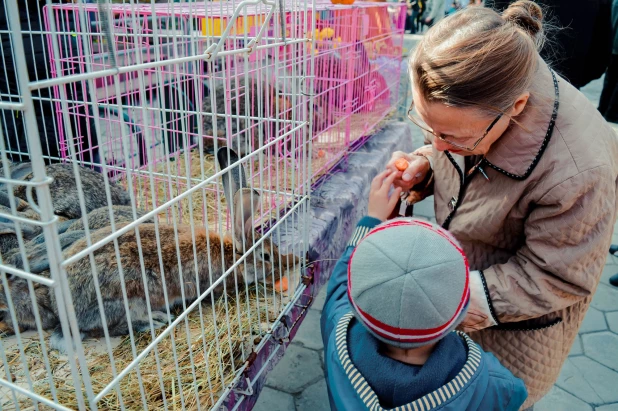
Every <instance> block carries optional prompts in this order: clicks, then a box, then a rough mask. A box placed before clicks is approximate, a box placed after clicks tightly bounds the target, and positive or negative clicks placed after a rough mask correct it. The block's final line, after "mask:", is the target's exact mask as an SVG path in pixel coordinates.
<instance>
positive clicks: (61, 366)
mask: <svg viewBox="0 0 618 411" xmlns="http://www.w3.org/2000/svg"><path fill="white" fill-rule="evenodd" d="M232 294H235V293H232ZM239 294H240V295H239V296H238V297H232V296H227V297H225V296H223V297H220V298H219V299H218V300H217V301H215V302H214V303H213V302H211V301H207V302H204V303H203V304H202V306H201V311H202V315H201V316H200V312H199V309H198V308H196V309H195V310H194V312H192V313H190V314H189V316H188V319H187V323H188V325H187V324H186V323H185V322H181V323H180V324H179V325H178V326H177V327H175V329H174V330H173V332H172V333H171V334H170V335H168V336H167V337H166V338H164V339H163V340H162V341H161V342H160V343H159V344H158V345H157V348H156V350H153V351H151V352H150V353H149V354H148V355H147V356H146V357H145V358H144V359H143V360H142V361H141V362H140V365H139V373H140V377H141V380H142V385H143V395H144V398H145V400H146V402H147V404H148V408H149V409H163V407H164V405H163V404H164V397H165V401H166V402H167V406H168V409H182V403H184V408H185V409H187V410H194V409H197V403H198V402H199V404H200V407H201V408H202V409H209V408H210V407H212V406H213V405H214V403H215V402H216V401H217V400H218V399H219V397H220V395H221V393H222V392H223V390H224V389H225V388H226V386H228V385H229V384H230V382H231V381H232V380H233V378H234V376H235V374H234V371H235V370H238V369H239V367H240V366H242V364H243V359H244V358H246V356H247V355H248V354H249V353H250V352H251V347H252V344H253V342H254V339H255V338H256V337H259V336H260V335H263V334H264V333H265V332H266V331H267V329H268V326H269V323H272V322H273V321H274V320H275V319H276V314H277V313H278V312H279V311H280V309H281V307H282V306H283V305H284V304H285V303H286V302H287V301H289V295H290V294H289V293H286V295H281V294H276V293H275V292H273V291H272V290H268V291H265V290H264V289H262V290H261V291H260V292H258V291H256V290H255V289H251V290H248V291H247V292H246V293H245V292H244V291H240V292H239ZM176 314H178V313H176ZM267 317H268V318H267ZM200 319H201V320H200ZM228 319H229V321H228ZM202 327H203V328H202ZM187 328H188V330H189V331H188V332H187ZM202 329H203V330H204V331H203V333H202ZM162 331H163V330H155V334H156V335H157V336H158V335H159V334H160V333H161V332H162ZM29 334H30V335H31V336H29V337H26V338H24V339H23V341H24V350H25V354H26V361H27V366H28V369H30V376H31V379H32V382H33V388H34V391H35V392H36V393H38V394H40V395H43V396H45V397H47V398H50V399H52V398H53V396H52V390H51V385H50V383H51V382H53V385H54V386H55V391H56V395H57V399H58V403H60V404H62V405H64V406H66V407H69V408H72V409H77V407H78V403H77V397H76V395H75V388H74V382H73V379H72V376H71V370H70V367H69V363H68V362H67V360H66V357H65V356H61V355H59V354H58V353H57V352H56V351H49V352H48V354H47V355H48V358H49V362H50V367H51V370H52V374H53V381H50V380H49V378H48V374H47V372H46V368H45V363H44V361H43V353H42V347H41V344H40V343H39V339H38V334H35V335H32V332H30V333H29ZM172 337H173V338H172ZM11 340H14V337H11V338H6V337H3V344H4V347H5V355H6V358H7V363H8V372H9V373H10V375H11V378H12V379H13V381H14V382H16V383H18V384H19V385H21V386H23V387H24V388H27V387H28V385H27V380H26V376H25V373H24V372H23V370H24V368H23V365H22V359H21V357H20V355H19V349H18V346H17V345H16V344H15V343H14V341H13V344H12V345H11ZM151 342H152V338H151V335H150V332H145V333H140V334H136V335H135V346H136V352H137V353H140V352H142V351H143V349H144V348H146V347H147V346H148V344H150V343H151ZM45 344H46V348H47V349H49V345H48V344H49V339H48V338H46V342H45ZM112 344H113V345H114V348H113V358H114V364H115V367H116V371H117V372H120V371H122V370H123V369H124V368H125V367H126V366H127V365H128V364H129V363H130V362H131V361H132V360H133V358H134V357H133V354H132V347H131V340H130V338H129V337H128V336H127V337H122V338H113V339H112ZM174 346H175V349H176V350H175V353H174V349H173V348H174ZM84 349H85V351H86V357H87V359H88V360H87V362H88V370H89V373H90V376H91V378H92V388H93V391H94V393H95V395H96V394H98V393H99V392H100V391H101V390H102V389H103V388H105V386H106V385H107V384H108V383H109V382H110V381H111V380H112V378H113V371H112V366H111V364H112V363H111V361H110V357H109V355H108V354H107V349H106V348H105V343H104V341H96V340H85V341H84ZM155 351H156V354H157V356H158V363H159V365H160V369H161V373H160V375H161V376H162V377H163V378H162V379H160V378H159V372H158V367H157V358H156V356H155ZM176 364H177V365H178V366H177V367H176ZM192 364H193V366H192ZM6 371H7V370H6V365H5V364H0V373H2V375H3V377H4V376H5V375H6ZM80 372H81V371H80ZM179 381H180V382H179ZM79 386H80V389H81V390H82V392H83V393H84V396H85V395H86V393H85V390H84V387H83V383H82V382H81V381H80V382H79ZM180 387H182V389H181V388H180ZM118 389H119V391H120V393H121V397H119V396H118V391H117V390H112V391H111V392H110V393H109V394H108V395H107V396H105V397H104V398H103V399H102V400H101V401H100V402H99V404H98V406H99V409H104V410H119V409H121V400H122V403H123V405H124V407H125V408H126V409H129V410H141V409H143V408H144V406H143V403H142V394H141V392H140V385H139V379H138V373H137V369H134V371H132V372H131V373H130V374H129V375H128V376H126V377H125V378H123V379H122V380H121V382H120V384H119V385H118ZM181 392H182V394H181ZM181 397H182V398H181ZM18 401H19V403H20V407H21V409H33V408H32V407H33V403H32V401H31V400H30V399H27V398H25V397H18ZM0 406H1V407H2V409H6V410H11V409H15V408H16V407H15V404H14V400H13V398H12V396H11V395H10V394H9V392H8V391H6V390H5V391H4V392H3V391H2V389H0ZM39 409H41V410H47V409H50V408H49V407H47V406H44V405H40V404H39Z"/></svg>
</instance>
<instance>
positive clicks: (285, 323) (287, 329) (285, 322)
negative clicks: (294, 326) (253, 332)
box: [278, 316, 290, 345]
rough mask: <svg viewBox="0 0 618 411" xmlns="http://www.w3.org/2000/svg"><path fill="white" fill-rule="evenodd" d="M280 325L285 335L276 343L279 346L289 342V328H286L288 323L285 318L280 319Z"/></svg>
mask: <svg viewBox="0 0 618 411" xmlns="http://www.w3.org/2000/svg"><path fill="white" fill-rule="evenodd" d="M281 324H283V328H284V331H285V334H284V335H283V337H280V338H279V339H278V341H279V344H280V345H283V343H287V342H290V327H289V326H288V322H287V320H286V317H285V316H283V317H281Z"/></svg>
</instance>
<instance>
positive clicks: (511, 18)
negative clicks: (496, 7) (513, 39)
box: [502, 0, 543, 40]
mask: <svg viewBox="0 0 618 411" xmlns="http://www.w3.org/2000/svg"><path fill="white" fill-rule="evenodd" d="M502 18H503V19H504V20H505V21H508V22H510V23H513V24H515V25H516V26H517V27H519V28H521V29H522V30H524V31H525V32H526V33H528V34H529V35H530V37H532V38H533V39H535V40H537V37H541V36H539V34H540V33H541V32H542V31H543V10H542V9H541V7H540V6H539V5H538V4H536V3H535V2H533V1H528V0H519V1H516V2H514V3H512V4H511V5H510V6H509V7H508V8H507V9H506V10H504V12H502Z"/></svg>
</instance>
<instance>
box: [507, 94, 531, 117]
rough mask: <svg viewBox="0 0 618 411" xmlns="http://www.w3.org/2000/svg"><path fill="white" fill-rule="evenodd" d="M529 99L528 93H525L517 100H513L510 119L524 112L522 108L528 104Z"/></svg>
mask: <svg viewBox="0 0 618 411" xmlns="http://www.w3.org/2000/svg"><path fill="white" fill-rule="evenodd" d="M529 98H530V92H529V91H526V92H525V93H523V94H521V95H520V96H519V97H518V98H517V100H515V104H513V108H512V109H511V113H510V114H511V117H516V116H518V115H520V114H521V112H522V111H524V108H526V104H528V99H529Z"/></svg>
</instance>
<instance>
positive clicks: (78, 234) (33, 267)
mask: <svg viewBox="0 0 618 411" xmlns="http://www.w3.org/2000/svg"><path fill="white" fill-rule="evenodd" d="M84 236H85V232H84V231H77V230H76V231H71V232H68V233H63V234H60V235H59V241H60V246H61V248H62V250H65V249H66V248H68V247H69V246H70V245H71V244H73V243H74V242H75V241H77V240H80V239H82V238H84ZM25 252H26V256H27V257H28V263H29V272H31V273H32V274H37V275H39V276H42V277H47V278H49V256H48V254H47V246H46V244H33V243H32V242H29V243H27V244H26V246H25ZM4 263H5V264H9V265H12V266H15V267H16V268H20V269H23V268H24V267H23V261H22V256H21V253H20V251H19V248H16V249H13V250H11V251H9V252H8V253H7V257H6V259H5V260H4ZM7 279H8V281H9V289H10V292H11V298H12V299H13V306H14V307H15V315H16V316H17V322H18V324H19V330H20V331H21V332H23V331H27V330H32V329H36V321H35V315H34V309H33V308H32V300H31V298H30V289H29V288H28V283H27V281H26V280H25V279H23V278H20V277H16V276H11V275H10V274H7ZM33 286H34V290H35V296H36V297H35V298H36V301H37V304H38V307H39V315H40V316H41V323H42V324H41V325H42V327H43V329H50V328H53V327H54V326H55V325H57V324H58V317H57V314H56V311H55V310H52V309H51V308H50V307H51V302H50V299H49V291H50V290H49V288H47V287H45V286H41V284H39V283H37V282H34V283H33ZM11 324H12V321H11V317H10V314H9V308H8V303H7V297H6V295H5V293H4V289H3V286H2V283H1V282H0V333H2V332H3V333H5V334H9V335H10V334H13V333H14V329H13V327H12V325H11Z"/></svg>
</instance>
